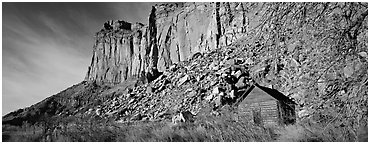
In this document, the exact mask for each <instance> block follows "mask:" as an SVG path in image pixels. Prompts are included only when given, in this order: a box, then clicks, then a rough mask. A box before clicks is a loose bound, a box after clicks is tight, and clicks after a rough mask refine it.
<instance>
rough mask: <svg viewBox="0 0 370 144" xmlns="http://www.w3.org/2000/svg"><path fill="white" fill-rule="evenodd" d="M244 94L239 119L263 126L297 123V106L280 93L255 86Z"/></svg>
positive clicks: (239, 109)
mask: <svg viewBox="0 0 370 144" xmlns="http://www.w3.org/2000/svg"><path fill="white" fill-rule="evenodd" d="M244 93H245V94H244V95H242V97H241V98H240V99H239V100H238V107H237V108H238V119H247V120H248V121H250V122H253V123H255V124H263V125H283V124H293V123H295V121H296V114H295V105H296V104H295V102H294V101H293V100H292V99H290V98H289V97H287V96H285V95H284V94H282V93H280V92H279V91H277V90H275V89H271V88H267V87H263V86H259V85H258V84H254V85H252V86H251V87H249V88H248V89H247V90H246V91H245V92H244Z"/></svg>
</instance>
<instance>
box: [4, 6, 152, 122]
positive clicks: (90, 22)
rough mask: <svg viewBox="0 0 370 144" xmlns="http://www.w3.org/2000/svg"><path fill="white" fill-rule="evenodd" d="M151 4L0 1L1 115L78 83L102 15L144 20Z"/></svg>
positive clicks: (84, 70)
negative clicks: (0, 44)
mask: <svg viewBox="0 0 370 144" xmlns="http://www.w3.org/2000/svg"><path fill="white" fill-rule="evenodd" d="M152 5H154V3H143V2H142V3H2V30H3V31H2V114H3V115H4V114H7V113H9V112H11V111H14V110H17V109H19V108H25V107H28V106H31V105H32V104H35V103H37V102H39V101H41V100H43V99H45V98H46V97H49V96H51V95H53V94H56V93H58V92H60V91H62V90H64V89H66V88H68V87H70V86H72V85H74V84H77V83H79V82H81V81H82V80H83V79H84V77H85V74H86V72H87V67H88V65H89V64H90V60H91V56H92V46H93V44H94V39H93V36H94V33H95V32H97V31H99V30H100V29H101V28H102V25H103V23H104V22H105V21H107V20H115V19H120V20H125V21H128V22H141V23H144V24H147V19H148V16H149V12H150V8H151V6H152Z"/></svg>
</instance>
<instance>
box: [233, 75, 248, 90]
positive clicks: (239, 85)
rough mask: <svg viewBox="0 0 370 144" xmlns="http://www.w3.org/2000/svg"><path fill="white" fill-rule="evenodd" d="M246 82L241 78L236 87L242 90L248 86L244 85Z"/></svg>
mask: <svg viewBox="0 0 370 144" xmlns="http://www.w3.org/2000/svg"><path fill="white" fill-rule="evenodd" d="M244 81H245V77H241V78H239V80H238V82H237V83H236V84H235V86H236V87H237V88H238V89H240V88H243V87H245V86H246V84H245V83H244Z"/></svg>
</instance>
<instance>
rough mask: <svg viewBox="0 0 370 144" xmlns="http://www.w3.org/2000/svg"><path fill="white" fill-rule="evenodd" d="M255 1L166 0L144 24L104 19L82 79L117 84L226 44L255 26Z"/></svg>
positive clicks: (154, 8) (152, 12)
mask: <svg viewBox="0 0 370 144" xmlns="http://www.w3.org/2000/svg"><path fill="white" fill-rule="evenodd" d="M259 5H261V4H259V3H170V4H169V3H168V4H161V5H156V6H153V7H152V11H151V13H150V15H149V24H148V26H144V25H142V24H139V23H136V24H131V23H128V22H125V21H108V22H106V23H105V24H104V28H103V29H102V30H101V31H100V32H98V33H96V36H95V39H96V42H95V45H94V47H93V57H92V62H91V65H90V66H89V68H88V72H87V75H86V78H85V80H87V81H96V82H97V83H112V84H117V83H121V82H124V81H125V80H126V79H128V78H130V77H143V76H145V75H147V73H153V72H152V71H153V69H154V70H155V71H156V70H158V71H163V70H164V69H166V68H168V67H169V66H170V65H172V64H174V63H178V62H180V61H184V60H187V59H189V58H190V57H191V56H192V55H193V54H195V53H198V52H201V53H202V52H205V51H208V50H212V49H215V48H218V47H220V46H226V45H229V44H231V43H232V42H234V41H235V40H237V39H238V38H240V37H243V36H246V33H247V32H248V30H249V29H251V28H253V27H254V24H253V22H252V21H249V17H251V16H253V14H251V13H249V12H250V11H252V9H255V8H258V6H259ZM152 75H153V74H152Z"/></svg>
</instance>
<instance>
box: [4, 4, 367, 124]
mask: <svg viewBox="0 0 370 144" xmlns="http://www.w3.org/2000/svg"><path fill="white" fill-rule="evenodd" d="M116 23H117V26H115V24H116ZM116 23H114V22H109V23H106V24H105V25H104V29H103V30H101V31H100V32H98V33H97V35H96V37H97V40H96V44H95V46H94V52H93V54H94V55H93V58H92V63H91V66H90V67H89V71H88V74H87V76H86V79H85V81H83V82H81V83H80V84H77V85H76V86H72V87H70V88H68V89H67V90H65V91H62V92H60V93H59V94H56V95H54V96H51V97H50V98H47V99H46V100H44V101H42V102H40V103H38V104H35V105H34V106H31V107H29V108H26V109H21V110H18V111H16V112H12V113H10V114H8V115H6V116H4V117H3V124H4V123H5V124H6V123H9V124H17V125H21V124H22V122H24V121H27V122H37V121H38V120H41V119H45V118H48V117H53V116H55V117H68V116H83V117H102V118H107V119H113V120H115V121H116V122H130V121H160V120H169V119H171V117H172V116H173V115H174V114H176V113H177V112H184V111H190V112H191V113H192V114H194V115H202V114H204V113H207V114H209V113H212V114H213V115H220V113H219V111H220V109H222V108H223V107H224V106H231V107H234V106H236V104H237V101H238V100H239V99H240V98H241V97H242V96H243V94H244V93H245V92H246V90H247V89H248V88H249V87H250V86H251V85H252V84H254V83H258V84H259V85H262V86H265V87H270V88H273V89H276V90H278V91H280V92H281V93H283V94H284V95H286V96H288V97H289V98H290V99H294V101H295V103H297V112H298V115H297V119H299V120H304V119H309V120H312V121H315V122H318V123H327V125H329V124H332V125H335V126H338V127H348V128H350V129H353V130H354V131H356V130H358V129H360V128H361V127H364V126H367V124H366V125H365V122H366V123H367V118H368V114H367V112H368V102H367V99H368V96H367V88H368V81H367V77H368V74H367V68H368V48H367V47H368V41H367V40H368V5H367V3H355V2H353V3H219V2H217V3H178V4H162V5H156V6H154V7H153V10H152V12H151V14H150V16H149V25H148V26H144V25H141V24H135V25H131V24H128V23H126V22H123V21H116ZM211 26H212V27H211ZM244 26H245V27H244ZM126 30H127V31H126Z"/></svg>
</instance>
